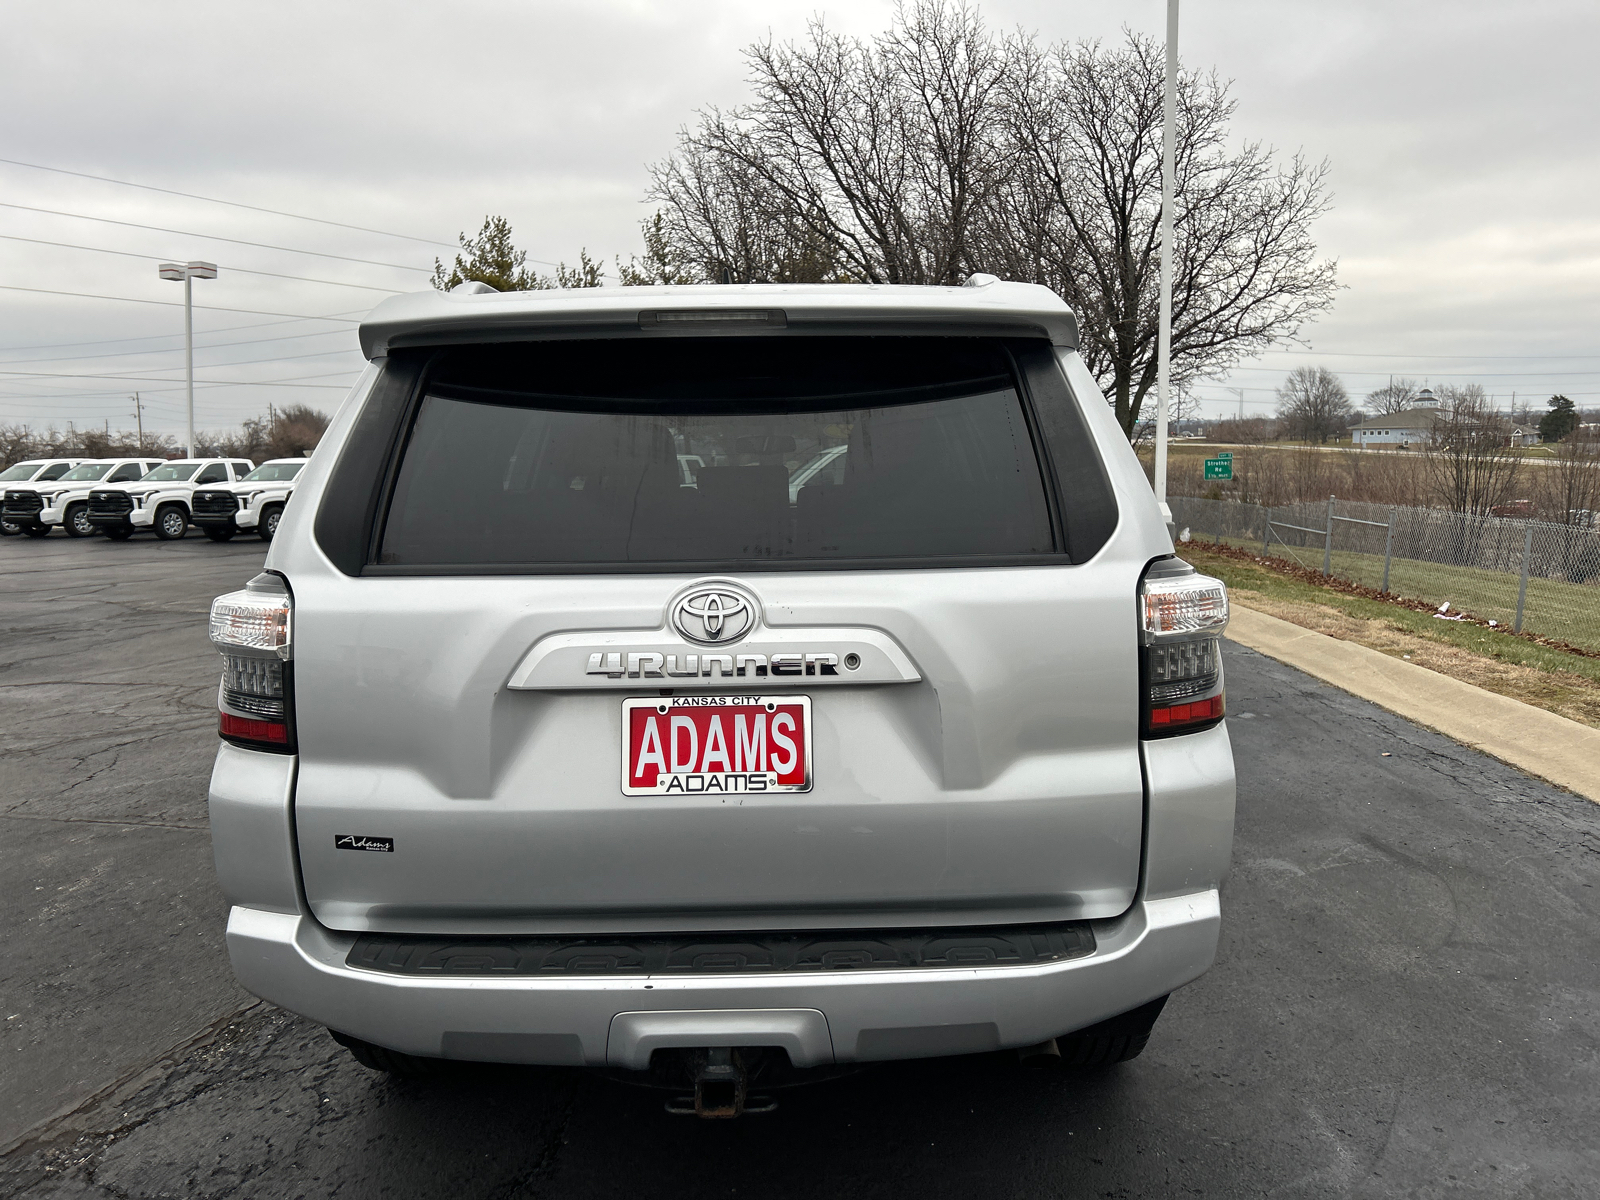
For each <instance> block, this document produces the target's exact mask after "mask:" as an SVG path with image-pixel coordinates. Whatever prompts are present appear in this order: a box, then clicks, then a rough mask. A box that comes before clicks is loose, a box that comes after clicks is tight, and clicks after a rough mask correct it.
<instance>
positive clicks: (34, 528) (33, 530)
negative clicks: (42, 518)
mask: <svg viewBox="0 0 1600 1200" xmlns="http://www.w3.org/2000/svg"><path fill="white" fill-rule="evenodd" d="M22 532H23V533H25V534H27V535H28V536H29V537H49V536H50V526H48V525H24V526H23V527H22Z"/></svg>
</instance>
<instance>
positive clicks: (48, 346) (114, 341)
mask: <svg viewBox="0 0 1600 1200" xmlns="http://www.w3.org/2000/svg"><path fill="white" fill-rule="evenodd" d="M365 312H368V309H347V310H346V312H334V314H331V315H333V317H357V315H360V314H365ZM302 320H328V318H326V317H293V318H290V320H283V322H251V323H250V325H224V326H222V328H219V330H200V331H197V333H195V338H210V336H211V334H213V333H238V331H240V330H267V328H272V326H274V325H294V323H296V322H302ZM328 333H347V330H317V331H315V333H291V334H288V338H322V336H323V334H328ZM168 338H182V334H181V333H147V334H141V336H138V338H98V339H94V341H88V342H40V344H37V346H3V347H0V350H69V349H72V347H74V346H122V344H126V342H154V341H162V339H168ZM259 341H280V339H275V338H261V339H259ZM229 344H232V346H243V342H229ZM130 354H144V350H130Z"/></svg>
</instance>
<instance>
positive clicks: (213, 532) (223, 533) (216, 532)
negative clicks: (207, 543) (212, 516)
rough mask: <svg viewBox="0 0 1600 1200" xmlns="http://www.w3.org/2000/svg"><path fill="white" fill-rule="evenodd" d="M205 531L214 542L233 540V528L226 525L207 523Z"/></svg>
mask: <svg viewBox="0 0 1600 1200" xmlns="http://www.w3.org/2000/svg"><path fill="white" fill-rule="evenodd" d="M205 531H206V536H207V537H208V538H210V539H211V540H212V541H213V542H231V541H232V540H233V530H231V529H229V528H228V527H227V526H226V525H207V526H205Z"/></svg>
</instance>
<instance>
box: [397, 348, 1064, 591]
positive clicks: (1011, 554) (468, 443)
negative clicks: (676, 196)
mask: <svg viewBox="0 0 1600 1200" xmlns="http://www.w3.org/2000/svg"><path fill="white" fill-rule="evenodd" d="M1056 540H1057V539H1056V538H1055V536H1054V533H1053V530H1052V523H1051V520H1050V509H1049V505H1048V503H1047V500H1046V492H1045V486H1044V480H1043V477H1042V474H1041V470H1040V465H1039V458H1038V455H1037V454H1036V453H1035V450H1034V444H1033V437H1032V434H1031V432H1030V424H1029V418H1028V413H1027V410H1026V408H1025V405H1024V403H1023V400H1022V398H1021V396H1019V394H1018V391H1017V387H1016V384H1015V382H1014V379H1013V374H1012V369H1011V364H1010V359H1009V356H1008V355H1007V354H1006V352H1005V351H1004V349H1003V347H1001V346H999V345H997V344H995V343H991V342H987V341H982V340H979V339H941V338H738V339H718V340H716V341H715V342H706V341H701V340H698V339H671V340H667V339H659V340H658V339H651V340H642V339H629V340H625V341H617V342H611V341H587V342H574V343H533V344H523V345H511V346H493V347H471V348H463V349H459V350H452V351H446V352H444V353H442V354H441V355H440V356H439V358H438V359H437V360H436V361H435V362H434V364H433V367H432V369H431V370H430V371H429V372H428V375H427V382H426V383H425V386H424V389H423V394H422V399H421V403H420V405H419V406H418V407H417V409H416V415H415V418H414V420H413V423H412V426H411V429H410V432H409V436H408V438H407V440H406V442H405V446H404V450H403V454H402V458H401V462H400V468H399V471H398V473H397V476H396V482H395V486H394V491H393V495H392V498H391V501H390V504H389V509H388V515H387V520H386V521H385V522H384V524H383V527H382V535H381V541H380V545H379V556H378V561H379V562H380V563H383V564H393V565H397V566H419V565H429V564H438V565H465V564H507V565H509V564H530V565H545V566H553V567H562V566H570V567H585V566H598V565H603V564H633V563H637V564H657V565H662V564H668V565H670V564H692V563H693V564H705V563H723V562H725V563H748V564H756V563H775V562H782V561H784V560H790V559H793V560H850V559H873V560H882V559H890V560H892V559H930V558H933V559H952V558H975V557H976V558H991V557H997V556H998V557H1006V558H1016V557H1019V556H1031V555H1041V554H1049V553H1052V552H1054V551H1056V550H1057V549H1058V547H1057V544H1056Z"/></svg>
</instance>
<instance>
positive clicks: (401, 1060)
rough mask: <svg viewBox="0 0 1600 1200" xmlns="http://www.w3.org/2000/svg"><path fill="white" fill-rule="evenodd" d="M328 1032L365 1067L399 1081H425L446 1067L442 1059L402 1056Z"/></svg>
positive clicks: (398, 1052) (381, 1047)
mask: <svg viewBox="0 0 1600 1200" xmlns="http://www.w3.org/2000/svg"><path fill="white" fill-rule="evenodd" d="M328 1032H329V1033H330V1034H332V1035H333V1040H334V1041H336V1042H338V1043H339V1045H341V1046H343V1047H344V1048H345V1049H346V1050H348V1051H350V1056H351V1057H352V1058H354V1059H355V1060H356V1061H357V1062H358V1063H360V1064H361V1065H362V1066H363V1067H366V1068H368V1069H369V1070H372V1071H382V1072H383V1073H384V1074H385V1075H393V1076H394V1077H395V1078H397V1079H424V1078H427V1077H428V1076H430V1075H437V1074H439V1072H440V1070H442V1069H443V1067H444V1060H443V1059H441V1058H422V1057H419V1056H418V1055H415V1054H402V1053H401V1052H400V1051H398V1050H388V1049H385V1048H384V1047H383V1046H374V1045H373V1044H372V1043H371V1042H364V1041H362V1040H361V1039H360V1038H357V1037H351V1036H350V1035H349V1034H348V1033H340V1032H338V1031H337V1030H333V1029H330V1030H328Z"/></svg>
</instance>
